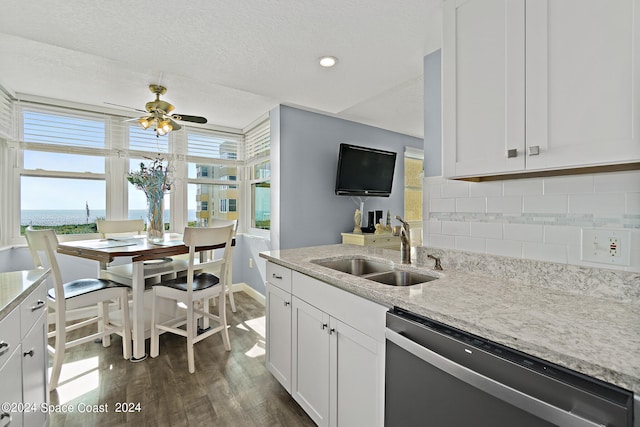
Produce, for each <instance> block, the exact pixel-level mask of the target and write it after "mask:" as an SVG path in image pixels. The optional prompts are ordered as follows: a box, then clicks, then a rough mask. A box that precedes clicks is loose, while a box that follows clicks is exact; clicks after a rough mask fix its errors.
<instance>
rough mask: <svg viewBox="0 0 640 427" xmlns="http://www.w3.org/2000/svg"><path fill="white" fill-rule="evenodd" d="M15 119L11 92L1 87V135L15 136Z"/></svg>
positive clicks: (8, 137)
mask: <svg viewBox="0 0 640 427" xmlns="http://www.w3.org/2000/svg"><path fill="white" fill-rule="evenodd" d="M13 120H14V114H13V102H12V101H11V97H10V96H9V94H8V93H6V92H5V91H4V90H3V89H2V87H0V137H5V138H7V139H13V138H15V135H13V132H14V128H13V123H14V121H13Z"/></svg>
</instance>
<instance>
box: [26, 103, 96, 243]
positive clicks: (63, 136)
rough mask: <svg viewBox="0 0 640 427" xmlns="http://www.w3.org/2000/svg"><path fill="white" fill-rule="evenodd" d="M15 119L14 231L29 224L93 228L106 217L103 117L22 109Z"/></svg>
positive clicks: (63, 229) (64, 230)
mask: <svg viewBox="0 0 640 427" xmlns="http://www.w3.org/2000/svg"><path fill="white" fill-rule="evenodd" d="M21 124H22V126H21V129H20V142H19V144H20V148H21V149H22V165H21V166H22V167H21V170H20V235H23V234H24V229H25V228H26V227H27V226H30V225H32V226H34V227H53V228H54V229H55V230H56V232H57V233H58V234H79V233H93V232H96V228H95V220H96V219H99V218H105V217H106V175H105V157H104V154H105V152H106V150H105V146H106V143H105V134H106V132H105V129H106V124H105V120H104V118H102V117H100V116H98V115H88V114H69V113H63V112H61V111H58V110H55V109H41V108H40V109H30V108H24V109H23V110H22V123H21Z"/></svg>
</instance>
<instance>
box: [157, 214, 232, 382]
mask: <svg viewBox="0 0 640 427" xmlns="http://www.w3.org/2000/svg"><path fill="white" fill-rule="evenodd" d="M233 228H234V226H233V225H232V224H230V225H224V226H221V227H204V228H197V227H186V228H185V230H184V236H183V241H184V243H185V245H187V246H188V247H189V263H188V269H187V275H186V276H185V277H178V278H176V279H173V280H168V281H163V282H161V283H159V284H157V285H155V286H154V287H153V308H152V311H151V313H152V314H151V357H157V356H158V354H159V340H160V333H161V332H163V331H164V332H171V333H174V334H177V335H181V336H183V337H186V339H187V359H188V362H189V372H190V373H194V372H195V361H194V353H193V346H194V344H196V343H198V342H200V341H202V340H203V339H205V338H208V337H209V336H211V335H213V334H215V333H218V332H220V333H221V334H222V341H223V343H224V348H225V349H226V350H227V351H231V344H230V342H229V331H228V328H227V317H226V303H225V301H226V298H224V292H225V289H226V287H227V286H228V283H227V280H228V278H229V275H228V274H227V268H229V264H230V262H229V260H230V256H231V255H230V254H231V241H232V239H233ZM220 244H224V251H223V255H222V262H221V264H220V273H219V275H217V276H216V275H214V274H211V273H209V272H207V271H200V272H196V271H197V270H200V269H202V270H206V268H207V267H208V266H209V265H210V266H214V265H216V264H218V260H217V259H215V258H214V257H215V255H214V254H215V252H216V251H203V252H202V256H200V254H198V255H199V256H198V257H197V258H199V260H197V259H196V253H197V251H198V248H202V247H206V246H213V245H220ZM218 296H222V297H221V298H219V300H220V302H219V304H218V314H217V315H214V314H212V313H209V309H208V300H210V299H211V298H215V297H218ZM162 299H170V300H174V301H176V302H182V303H183V304H185V305H186V307H187V308H186V310H185V311H184V312H182V311H180V312H178V313H179V314H180V317H177V318H173V319H170V320H167V321H164V322H162V323H161V322H160V321H159V318H160V313H159V309H158V307H159V303H160V301H161V300H162ZM201 318H208V319H209V320H210V321H211V320H213V321H214V322H216V323H218V325H217V326H216V327H211V328H210V329H207V330H205V331H203V332H202V333H201V334H199V335H198V328H197V324H196V323H197V321H198V319H201Z"/></svg>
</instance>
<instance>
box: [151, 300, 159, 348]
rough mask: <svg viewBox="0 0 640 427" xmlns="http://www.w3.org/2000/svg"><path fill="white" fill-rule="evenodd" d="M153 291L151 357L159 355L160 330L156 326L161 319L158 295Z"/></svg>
mask: <svg viewBox="0 0 640 427" xmlns="http://www.w3.org/2000/svg"><path fill="white" fill-rule="evenodd" d="M152 292H153V303H152V305H151V351H150V355H151V357H158V354H159V353H160V344H159V341H160V330H159V329H158V328H157V327H156V324H157V323H158V320H159V319H160V313H159V308H158V296H157V295H156V291H155V290H152Z"/></svg>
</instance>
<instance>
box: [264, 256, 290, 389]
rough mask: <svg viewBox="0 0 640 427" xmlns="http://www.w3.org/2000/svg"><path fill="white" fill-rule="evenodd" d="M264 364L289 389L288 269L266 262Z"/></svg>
mask: <svg viewBox="0 0 640 427" xmlns="http://www.w3.org/2000/svg"><path fill="white" fill-rule="evenodd" d="M267 279H268V281H267V295H266V305H267V307H266V312H267V319H266V326H267V328H266V352H267V354H266V364H267V369H268V370H269V372H271V373H272V374H273V376H274V377H275V378H276V379H277V380H278V381H279V382H280V384H282V386H283V387H284V388H285V389H286V390H287V392H289V393H291V270H289V269H286V268H283V267H281V266H279V265H276V264H273V263H267Z"/></svg>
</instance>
